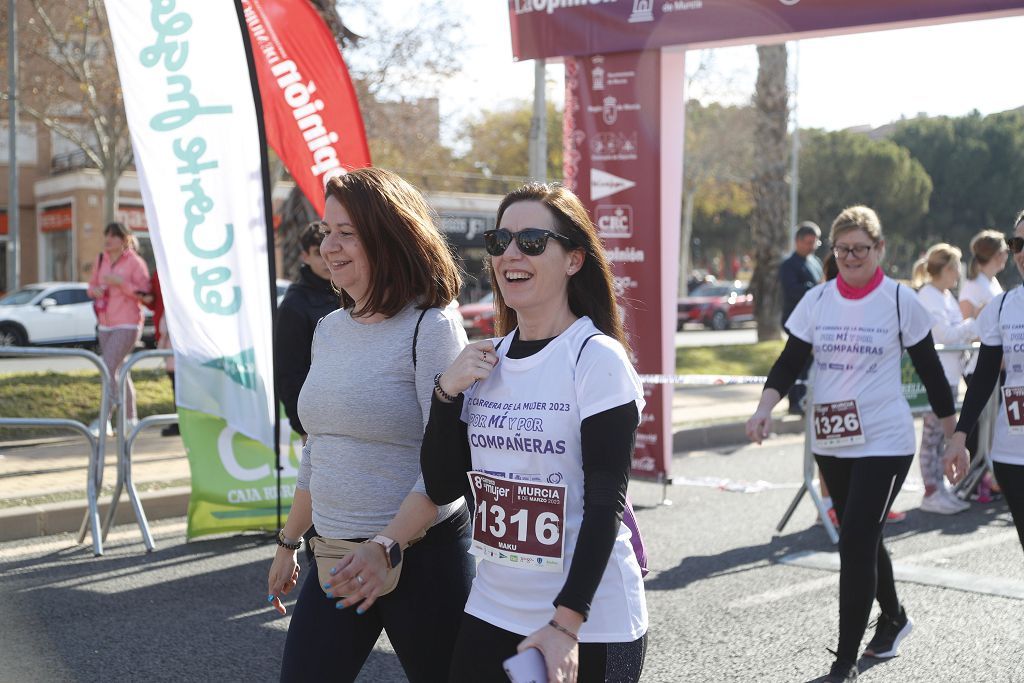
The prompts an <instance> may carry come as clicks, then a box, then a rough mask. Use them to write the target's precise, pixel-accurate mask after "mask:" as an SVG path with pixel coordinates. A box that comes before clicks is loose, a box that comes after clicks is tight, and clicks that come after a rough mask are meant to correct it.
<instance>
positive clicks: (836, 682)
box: [822, 659, 857, 683]
mask: <svg viewBox="0 0 1024 683" xmlns="http://www.w3.org/2000/svg"><path fill="white" fill-rule="evenodd" d="M855 680H857V663H856V662H848V661H846V660H843V659H837V660H836V661H834V662H833V663H832V668H831V669H829V671H828V676H825V678H823V679H822V681H824V683H846V682H847V681H855Z"/></svg>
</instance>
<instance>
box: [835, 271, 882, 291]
mask: <svg viewBox="0 0 1024 683" xmlns="http://www.w3.org/2000/svg"><path fill="white" fill-rule="evenodd" d="M883 278H885V274H884V273H883V272H882V268H881V266H879V267H878V269H876V270H875V274H874V275H873V276H871V280H870V281H869V282H868V283H867V284H866V285H864V286H863V287H854V286H853V285H850V284H847V282H846V280H844V279H843V276H842V275H840V276H839V277H837V278H836V287H838V288H839V294H840V295H842V297H843V298H844V299H863V298H864V297H866V296H867V295H868V294H870V293H871V292H873V291H875V288H877V287H878V285H880V284H882V279H883Z"/></svg>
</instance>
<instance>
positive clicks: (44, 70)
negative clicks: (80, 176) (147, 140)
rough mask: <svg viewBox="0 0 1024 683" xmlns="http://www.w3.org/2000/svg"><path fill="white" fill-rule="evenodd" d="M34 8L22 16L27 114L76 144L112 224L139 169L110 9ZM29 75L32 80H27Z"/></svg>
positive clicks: (80, 2) (38, 2)
mask: <svg viewBox="0 0 1024 683" xmlns="http://www.w3.org/2000/svg"><path fill="white" fill-rule="evenodd" d="M30 5H31V12H28V13H27V15H28V16H27V17H26V16H25V15H24V14H23V15H20V16H19V18H20V21H19V27H20V34H19V38H20V40H19V45H18V50H19V60H20V66H21V72H22V77H21V82H22V86H21V101H20V102H19V105H20V108H21V110H22V111H24V112H25V113H26V114H28V115H29V116H31V117H32V118H33V119H35V120H36V121H38V122H39V123H41V124H42V125H43V126H45V127H46V128H47V129H49V130H51V131H53V132H55V133H57V134H58V135H60V136H62V137H63V138H65V139H67V140H69V141H70V142H71V143H73V144H74V145H75V146H76V147H77V148H78V149H79V150H81V152H82V155H83V156H84V160H85V162H86V164H85V165H87V166H91V167H94V168H96V169H97V170H98V171H99V172H100V174H101V175H102V176H103V183H104V201H103V217H104V222H110V221H112V220H114V213H115V211H116V209H117V207H116V205H115V204H116V193H117V182H118V180H120V178H121V175H122V174H123V173H124V172H125V170H127V169H128V168H130V167H131V165H132V147H131V140H130V139H129V137H128V121H127V119H126V117H125V113H124V101H123V100H122V97H121V84H120V81H119V80H118V76H117V65H116V64H115V63H114V47H113V44H112V43H111V40H110V31H109V29H108V27H107V18H106V12H105V10H104V7H103V3H102V2H100V0H66V1H65V2H60V3H55V2H44V1H43V0H30ZM3 18H4V20H6V8H5V10H4V15H3ZM2 23H4V21H0V24H2ZM25 75H30V76H31V78H30V79H29V80H28V81H26V80H25V78H24V77H25Z"/></svg>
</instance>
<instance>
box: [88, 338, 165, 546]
mask: <svg viewBox="0 0 1024 683" xmlns="http://www.w3.org/2000/svg"><path fill="white" fill-rule="evenodd" d="M173 355H174V352H173V351H172V350H170V349H153V350H149V351H137V352H135V353H133V354H131V355H130V356H128V357H127V358H125V360H124V362H123V363H122V364H121V367H119V368H118V369H117V396H118V398H119V399H120V400H119V401H118V406H119V407H118V411H117V430H116V431H117V483H116V484H115V485H114V495H113V498H111V500H110V508H109V509H108V510H107V519H106V522H105V523H104V524H103V538H104V540H105V539H106V538H107V532H108V531H110V526H111V525H112V524H113V522H114V515H115V514H116V513H117V504H118V503H119V502H120V500H121V492H122V491H123V490H125V489H127V491H128V500H129V501H130V502H131V504H132V509H133V510H134V511H135V521H136V522H137V523H138V525H139V531H141V532H142V541H143V543H145V544H146V552H153V549H154V548H155V547H156V544H155V543H154V542H153V535H152V534H151V533H150V531H149V522H148V521H147V520H146V511H145V510H144V509H143V508H142V501H140V500H139V492H138V491H137V490H136V489H135V483H134V482H133V481H132V446H133V445H134V444H135V438H136V437H137V436H138V435H139V433H140V432H141V431H142V430H143V429H146V428H148V427H156V426H159V425H169V424H177V422H178V414H177V413H167V414H164V415H149V416H147V417H144V418H142V419H141V420H139V421H138V422H135V423H132V424H131V425H129V424H128V414H127V413H128V409H127V407H126V405H127V404H126V402H125V398H126V393H127V388H128V377H129V375H130V374H131V371H132V367H133V366H134V365H135V364H136V363H138V362H139V361H141V360H145V359H146V358H158V357H163V358H169V357H171V356H173ZM129 426H130V427H131V431H130V432H128V430H127V429H126V427H129ZM126 432H128V433H127V436H126Z"/></svg>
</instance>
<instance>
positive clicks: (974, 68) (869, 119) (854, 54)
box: [385, 0, 1024, 144]
mask: <svg viewBox="0 0 1024 683" xmlns="http://www.w3.org/2000/svg"><path fill="white" fill-rule="evenodd" d="M410 2H412V4H416V3H415V2H413V0H387V4H386V5H385V6H388V7H389V8H390V10H391V11H405V10H403V9H402V6H408V5H409V3H410ZM448 4H449V5H450V6H454V7H456V8H458V10H459V11H460V12H461V13H462V15H463V17H464V21H465V26H466V28H467V31H466V33H467V36H468V42H467V44H466V51H465V53H464V55H463V60H462V61H463V73H462V75H461V76H460V77H459V78H457V79H456V80H455V81H454V82H452V83H449V84H448V85H447V86H446V87H445V88H444V90H443V91H442V93H441V102H440V106H441V114H442V118H443V119H444V137H445V138H446V140H445V142H447V143H449V144H452V143H455V144H457V143H458V141H457V140H455V139H454V138H455V137H457V128H458V123H459V122H460V121H461V120H463V119H464V118H465V117H467V116H473V115H474V114H477V113H479V112H480V110H481V109H497V108H500V107H503V106H508V104H509V103H510V102H512V101H515V100H527V101H529V100H531V99H532V97H533V77H534V65H533V62H532V61H526V62H523V63H516V62H514V61H513V59H512V46H511V40H510V37H509V23H508V10H507V3H506V2H505V0H448ZM1022 36H1024V17H1011V18H1003V19H993V20H986V21H970V22H961V23H957V24H948V25H941V26H928V27H920V28H913V29H900V30H890V31H877V32H872V33H862V34H857V35H848V36H838V37H831V38H818V39H813V40H803V41H800V42H799V48H798V50H799V56H798V64H799V69H798V72H797V85H798V90H797V94H798V98H797V118H798V121H799V124H800V126H801V127H802V128H824V129H826V130H838V129H843V128H848V127H852V126H863V125H869V126H872V127H876V126H879V125H882V124H885V123H888V122H890V121H894V120H898V119H899V118H901V117H908V118H909V117H913V116H916V115H917V114H918V113H927V114H929V115H940V114H943V115H951V116H960V115H963V114H967V113H968V112H970V111H971V110H974V109H977V110H978V111H980V112H981V113H982V114H990V113H994V112H998V111H1004V110H1006V109H1013V108H1016V107H1020V106H1022V105H1024V87H1021V86H1022V85H1024V78H1022V76H1021V68H1020V64H1021V62H1022V58H1024V54H1022V48H1021V45H1022V44H1024V40H1022V38H1021V37H1022ZM711 52H712V54H711V55H710V59H711V60H712V62H711V63H712V64H713V69H712V72H711V73H712V77H710V78H708V79H705V80H704V81H703V87H699V85H700V83H701V82H698V83H695V84H694V87H693V88H692V90H691V95H698V96H700V97H701V99H707V100H720V101H727V102H734V103H735V102H744V101H748V100H749V98H750V95H751V94H752V92H753V86H754V79H755V77H756V74H757V55H756V52H755V48H754V47H752V46H744V47H734V48H725V49H718V50H714V51H711ZM790 54H791V64H792V63H793V59H794V58H795V57H796V55H795V53H794V51H793V48H792V47H791V52H790ZM702 58H708V56H707V55H701V54H700V53H698V52H692V53H689V54H688V59H687V61H688V66H689V67H690V68H691V69H692V68H693V67H694V66H695V65H696V64H697V63H699V62H700V61H701V59H702ZM563 72H564V69H563V67H562V65H561V64H560V63H551V64H549V65H548V66H547V79H548V82H549V83H548V88H547V92H548V97H549V98H551V99H552V100H554V101H557V102H559V103H561V102H562V100H563V94H562V88H563Z"/></svg>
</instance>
